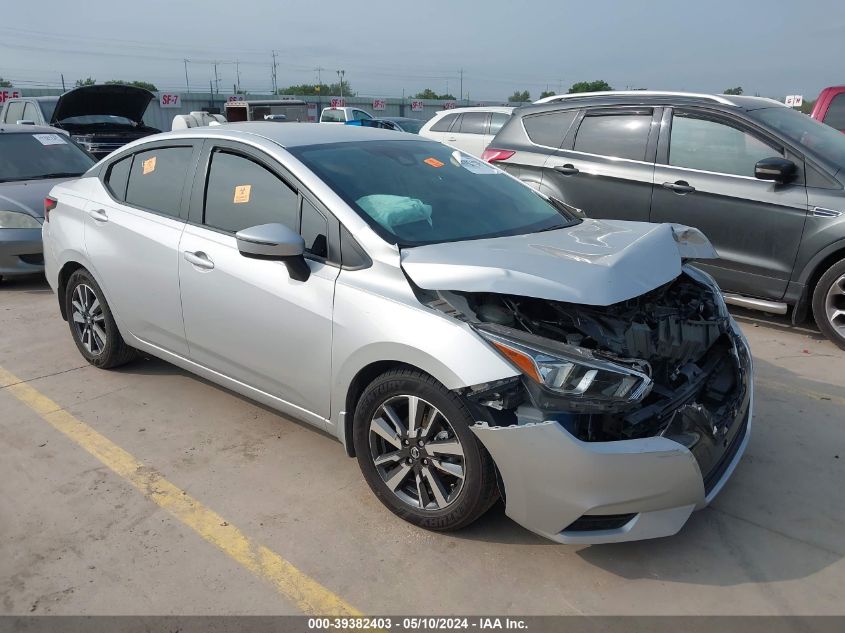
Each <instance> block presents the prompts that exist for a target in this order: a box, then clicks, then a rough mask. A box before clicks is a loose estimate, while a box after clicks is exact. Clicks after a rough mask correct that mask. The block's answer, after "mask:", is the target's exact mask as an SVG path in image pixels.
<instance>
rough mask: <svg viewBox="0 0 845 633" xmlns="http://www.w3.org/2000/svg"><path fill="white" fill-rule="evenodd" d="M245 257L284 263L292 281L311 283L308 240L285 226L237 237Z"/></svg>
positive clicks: (260, 227) (248, 231)
mask: <svg viewBox="0 0 845 633" xmlns="http://www.w3.org/2000/svg"><path fill="white" fill-rule="evenodd" d="M235 240H237V243H238V250H239V251H240V253H241V255H243V256H244V257H253V258H255V259H270V260H276V261H281V262H284V264H285V266H286V267H287V269H288V274H289V275H290V277H291V279H295V280H297V281H307V280H308V277H309V276H310V275H311V269H310V268H309V267H308V262H306V261H305V257H304V254H305V240H303V239H302V236H301V235H300V234H299V233H296V232H294V231H292V230H290V229H289V228H288V227H286V226H285V225H284V224H260V225H258V226H251V227H250V228H248V229H244V230H243V231H238V232H237V233H236V234H235Z"/></svg>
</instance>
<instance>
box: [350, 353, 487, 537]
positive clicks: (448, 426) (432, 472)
mask: <svg viewBox="0 0 845 633" xmlns="http://www.w3.org/2000/svg"><path fill="white" fill-rule="evenodd" d="M471 409H472V407H471V405H470V404H469V403H468V402H467V401H466V400H464V399H463V397H462V396H460V395H459V394H457V393H455V392H454V391H450V390H449V389H446V387H444V386H443V385H442V384H441V383H439V382H438V381H437V380H435V379H434V378H433V377H431V376H429V375H428V374H425V373H423V372H421V371H419V370H416V369H412V368H410V367H403V368H397V369H392V370H390V371H387V372H385V373H383V374H382V375H380V376H378V377H377V378H376V379H375V380H373V381H372V382H371V383H370V384H369V385H368V386H367V387H366V388H365V389H364V391H363V393H362V394H361V397H360V398H359V399H358V402H357V404H356V405H355V413H354V418H353V425H352V439H353V444H354V447H355V454H356V455H357V457H358V465H359V466H360V467H361V473H362V474H363V475H364V478H365V479H366V480H367V483H368V484H369V486H370V489H371V490H372V491H373V493H374V494H375V495H376V497H378V499H379V500H380V501H381V502H382V503H383V504H384V505H385V506H387V508H388V509H389V510H390V511H391V512H393V513H394V514H396V515H398V516H400V517H402V518H403V519H405V520H406V521H408V522H410V523H413V524H414V525H418V526H420V527H424V528H427V529H429V530H456V529H459V528H462V527H464V526H466V525H469V524H470V523H472V522H473V521H475V520H476V519H477V518H478V517H480V516H481V515H482V514H484V513H485V512H486V511H487V510H488V509H489V508H490V506H491V505H493V503H495V501H496V499H497V498H498V488H497V486H496V471H495V467H494V465H493V460H492V459H491V458H490V455H489V453H487V451H486V450H485V449H484V447H483V446H482V445H481V443H480V442H479V441H478V439H477V438H476V437H475V434H474V433H473V432H472V430H471V429H470V427H471V426H472V425H473V424H475V417H476V416H475V415H474V414H472V413H471V412H470V411H471Z"/></svg>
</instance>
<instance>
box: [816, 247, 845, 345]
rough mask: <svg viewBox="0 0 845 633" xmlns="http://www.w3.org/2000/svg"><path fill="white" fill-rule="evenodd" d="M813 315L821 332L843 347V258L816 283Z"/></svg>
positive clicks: (844, 284)
mask: <svg viewBox="0 0 845 633" xmlns="http://www.w3.org/2000/svg"><path fill="white" fill-rule="evenodd" d="M813 316H814V317H815V319H816V324H818V326H819V329H820V330H821V331H822V333H823V334H824V335H825V336H827V337H828V338H829V339H830V340H831V341H833V342H834V343H836V344H837V345H838V346H839V347H841V348H842V349H845V259H843V260H841V261H839V262H836V263H835V264H834V265H833V266H831V267H830V268H828V269H827V271H826V272H825V273H824V274H823V275H822V276H821V279H819V283H818V284H816V289H815V290H814V291H813Z"/></svg>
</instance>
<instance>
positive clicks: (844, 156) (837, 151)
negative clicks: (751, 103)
mask: <svg viewBox="0 0 845 633" xmlns="http://www.w3.org/2000/svg"><path fill="white" fill-rule="evenodd" d="M749 115H751V116H752V117H753V118H755V119H757V120H759V121H762V122H763V123H765V124H766V125H768V126H770V127H773V128H775V129H776V130H778V131H779V132H780V133H781V134H783V135H784V136H785V137H786V138H788V139H790V140H792V141H795V142H796V143H799V144H801V145H803V146H804V147H807V148H808V149H810V150H812V151H813V152H815V153H816V154H818V155H819V156H821V157H822V158H827V159H828V160H830V161H832V162H833V163H835V164H836V165H837V166H838V167H839V168H840V169H845V134H843V133H842V132H840V131H839V130H835V129H833V128H832V127H830V126H828V125H825V124H824V123H819V122H818V121H816V120H815V119H811V118H810V117H808V116H807V115H806V114H802V113H800V112H798V111H796V110H793V109H792V108H783V107H774V108H764V109H762V110H752V111H751V112H749Z"/></svg>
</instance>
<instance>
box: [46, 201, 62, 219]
mask: <svg viewBox="0 0 845 633" xmlns="http://www.w3.org/2000/svg"><path fill="white" fill-rule="evenodd" d="M58 204H59V201H58V200H56V199H55V198H51V197H50V196H47V197H46V198H44V221H45V222H49V221H50V211H52V210H53V209H55V208H56V205H58Z"/></svg>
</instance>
